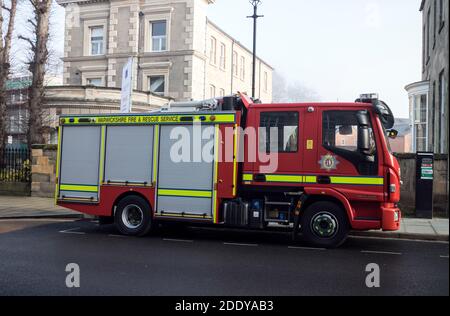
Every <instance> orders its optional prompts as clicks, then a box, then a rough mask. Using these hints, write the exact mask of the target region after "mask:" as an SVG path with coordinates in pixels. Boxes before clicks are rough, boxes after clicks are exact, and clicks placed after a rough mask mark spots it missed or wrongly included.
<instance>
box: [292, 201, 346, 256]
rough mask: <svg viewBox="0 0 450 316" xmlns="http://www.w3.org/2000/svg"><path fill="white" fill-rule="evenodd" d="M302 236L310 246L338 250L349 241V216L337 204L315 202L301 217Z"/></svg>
mask: <svg viewBox="0 0 450 316" xmlns="http://www.w3.org/2000/svg"><path fill="white" fill-rule="evenodd" d="M300 225H301V231H302V235H303V238H304V240H305V241H307V242H308V243H309V244H311V245H314V246H319V247H325V248H336V247H339V246H340V245H342V243H343V242H344V241H345V240H346V239H347V236H348V233H349V231H350V225H349V223H348V219H347V214H346V213H345V211H344V210H343V209H342V208H341V207H340V206H339V205H337V204H336V203H333V202H326V201H324V202H315V203H313V204H311V205H310V206H308V207H307V208H306V210H305V212H304V213H303V215H302V216H301V217H300Z"/></svg>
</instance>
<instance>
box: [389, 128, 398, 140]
mask: <svg viewBox="0 0 450 316" xmlns="http://www.w3.org/2000/svg"><path fill="white" fill-rule="evenodd" d="M397 136H398V131H397V130H395V129H391V130H390V131H388V137H389V138H390V139H396V138H397Z"/></svg>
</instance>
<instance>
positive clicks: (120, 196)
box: [111, 191, 153, 217]
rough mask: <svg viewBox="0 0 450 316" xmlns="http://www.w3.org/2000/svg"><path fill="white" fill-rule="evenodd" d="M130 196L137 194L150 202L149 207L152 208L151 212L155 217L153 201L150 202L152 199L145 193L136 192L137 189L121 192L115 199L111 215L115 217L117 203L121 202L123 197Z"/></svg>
mask: <svg viewBox="0 0 450 316" xmlns="http://www.w3.org/2000/svg"><path fill="white" fill-rule="evenodd" d="M129 196H137V197H140V198H142V199H144V201H146V202H147V204H148V206H149V208H150V213H151V214H150V215H151V216H152V217H153V206H152V203H150V200H149V199H148V198H147V197H146V196H145V195H144V194H142V193H139V192H136V191H128V192H124V193H122V194H120V195H119V196H118V197H117V198H116V199H115V200H114V203H113V205H112V209H111V216H112V217H114V215H115V212H116V208H117V205H118V204H119V202H120V201H121V200H122V199H124V198H126V197H129Z"/></svg>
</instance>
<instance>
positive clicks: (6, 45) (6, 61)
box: [0, 0, 17, 150]
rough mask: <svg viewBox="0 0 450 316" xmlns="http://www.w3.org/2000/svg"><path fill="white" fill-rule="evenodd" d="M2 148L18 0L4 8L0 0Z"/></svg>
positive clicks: (4, 137)
mask: <svg viewBox="0 0 450 316" xmlns="http://www.w3.org/2000/svg"><path fill="white" fill-rule="evenodd" d="M0 4H1V6H0V39H2V40H1V41H0V150H1V149H2V148H3V147H4V146H5V144H6V137H7V130H6V119H7V118H6V116H7V115H6V96H7V93H6V80H7V79H8V76H9V69H10V52H11V40H12V33H13V30H14V22H15V17H16V8H17V0H11V7H10V8H8V9H4V8H3V6H4V2H3V0H0ZM3 10H6V11H8V12H9V22H8V28H7V30H6V34H5V39H4V42H3V30H2V28H3Z"/></svg>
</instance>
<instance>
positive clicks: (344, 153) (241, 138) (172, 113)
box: [55, 93, 401, 247]
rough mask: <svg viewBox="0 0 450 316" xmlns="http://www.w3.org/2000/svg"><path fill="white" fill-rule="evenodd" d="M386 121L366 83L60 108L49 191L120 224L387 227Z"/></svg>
mask: <svg viewBox="0 0 450 316" xmlns="http://www.w3.org/2000/svg"><path fill="white" fill-rule="evenodd" d="M393 124H394V117H393V115H392V112H391V110H390V109H389V107H388V106H387V105H386V103H384V102H383V101H380V100H379V99H378V98H377V97H376V96H374V95H362V96H361V97H360V98H359V99H358V100H356V102H354V103H314V102H312V103H300V104H299V103H295V104H262V103H260V102H258V101H254V100H252V99H251V98H249V97H248V96H247V95H245V94H242V93H240V94H237V95H232V96H229V97H224V98H220V99H211V100H205V101H199V102H194V101H192V102H178V103H170V104H168V105H167V106H166V107H165V108H163V109H161V110H160V111H157V112H151V113H145V114H111V115H79V116H62V117H61V118H60V127H59V146H58V162H57V181H56V182H57V184H56V193H55V199H56V203H57V204H58V205H60V206H63V207H66V208H69V209H73V210H76V211H79V212H83V213H86V214H90V215H95V216H98V217H99V218H100V220H101V222H114V223H115V224H116V226H117V228H118V230H119V231H120V232H121V233H122V234H126V235H137V236H142V235H145V234H147V233H148V232H150V231H151V230H152V228H154V226H155V225H156V224H158V223H162V222H163V221H183V222H188V223H192V224H203V225H218V226H225V227H240V228H245V229H261V230H262V229H271V228H272V227H273V226H280V225H281V226H282V227H285V228H286V229H287V230H289V231H291V232H292V235H293V237H294V238H296V237H297V236H300V235H301V236H302V238H303V239H304V240H306V241H308V242H309V243H311V244H313V245H316V246H321V247H337V246H339V245H340V244H342V243H343V242H344V241H345V239H346V237H347V235H348V233H349V231H350V230H352V229H353V230H372V229H382V230H386V231H393V230H398V229H399V225H400V217H401V213H400V210H399V208H398V206H397V203H398V202H399V200H400V168H399V164H398V162H397V160H396V158H395V157H394V156H393V155H392V154H391V152H390V149H389V143H388V140H387V137H389V136H392V135H394V136H395V131H394V130H392V127H393ZM275 224H277V225H275Z"/></svg>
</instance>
